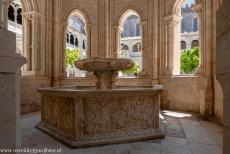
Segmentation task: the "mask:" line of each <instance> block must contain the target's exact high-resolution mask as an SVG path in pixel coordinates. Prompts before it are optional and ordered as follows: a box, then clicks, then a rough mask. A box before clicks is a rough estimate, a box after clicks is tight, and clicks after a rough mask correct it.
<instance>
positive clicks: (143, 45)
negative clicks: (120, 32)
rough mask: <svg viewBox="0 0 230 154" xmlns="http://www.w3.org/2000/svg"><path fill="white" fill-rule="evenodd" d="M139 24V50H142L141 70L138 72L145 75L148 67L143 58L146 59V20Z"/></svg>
mask: <svg viewBox="0 0 230 154" xmlns="http://www.w3.org/2000/svg"><path fill="white" fill-rule="evenodd" d="M140 26H141V52H142V60H141V61H142V70H141V72H140V76H142V77H144V76H146V75H147V68H148V61H147V60H145V59H148V58H147V56H148V52H147V50H146V47H147V44H146V43H147V36H148V35H147V22H146V21H142V22H141V23H140Z"/></svg>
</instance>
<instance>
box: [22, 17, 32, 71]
mask: <svg viewBox="0 0 230 154" xmlns="http://www.w3.org/2000/svg"><path fill="white" fill-rule="evenodd" d="M23 18H24V20H23V22H24V23H23V31H24V35H23V36H24V38H23V49H24V51H23V52H24V56H25V57H26V59H27V64H26V65H25V71H31V70H32V57H31V56H32V50H31V16H30V15H23Z"/></svg>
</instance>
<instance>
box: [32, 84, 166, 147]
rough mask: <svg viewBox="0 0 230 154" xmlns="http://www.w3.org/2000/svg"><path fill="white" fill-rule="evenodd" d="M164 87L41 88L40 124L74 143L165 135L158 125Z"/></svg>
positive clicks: (63, 139)
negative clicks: (161, 94) (108, 88)
mask: <svg viewBox="0 0 230 154" xmlns="http://www.w3.org/2000/svg"><path fill="white" fill-rule="evenodd" d="M76 89H78V90H76ZM161 90H162V87H157V86H154V87H149V88H146V87H145V88H144V87H139V88H135V89H134V88H133V89H131V88H130V89H128V88H126V89H111V90H96V89H92V88H86V87H84V88H83V89H82V90H81V88H80V87H79V88H76V87H72V88H65V89H62V88H47V89H40V90H39V91H40V92H41V94H42V109H41V113H42V121H41V122H40V123H39V124H38V125H37V127H38V128H39V129H41V130H43V131H45V132H46V133H48V134H50V135H51V136H53V137H55V138H57V139H58V140H61V141H62V142H64V143H66V144H67V145H69V146H71V147H86V146H94V145H100V144H110V143H121V142H129V141H138V140H143V139H154V138H159V137H163V134H162V131H161V129H160V126H159V96H160V92H161Z"/></svg>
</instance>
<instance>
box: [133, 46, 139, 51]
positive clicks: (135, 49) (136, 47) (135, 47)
mask: <svg viewBox="0 0 230 154" xmlns="http://www.w3.org/2000/svg"><path fill="white" fill-rule="evenodd" d="M133 52H138V45H137V44H135V45H134V46H133Z"/></svg>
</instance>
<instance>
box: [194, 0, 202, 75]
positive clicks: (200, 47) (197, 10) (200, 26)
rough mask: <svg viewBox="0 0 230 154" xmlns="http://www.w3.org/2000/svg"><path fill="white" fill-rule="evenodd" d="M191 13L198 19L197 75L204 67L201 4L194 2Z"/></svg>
mask: <svg viewBox="0 0 230 154" xmlns="http://www.w3.org/2000/svg"><path fill="white" fill-rule="evenodd" d="M192 9H193V11H194V12H195V13H196V14H197V16H198V19H199V55H200V56H199V67H198V69H197V73H196V74H199V73H200V72H203V71H204V67H203V64H202V63H203V62H204V59H202V58H204V52H201V51H203V47H202V42H203V37H202V36H203V31H202V22H203V18H202V4H201V2H198V1H196V4H195V5H194V6H193V7H192Z"/></svg>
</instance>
